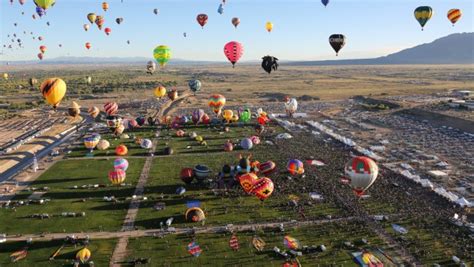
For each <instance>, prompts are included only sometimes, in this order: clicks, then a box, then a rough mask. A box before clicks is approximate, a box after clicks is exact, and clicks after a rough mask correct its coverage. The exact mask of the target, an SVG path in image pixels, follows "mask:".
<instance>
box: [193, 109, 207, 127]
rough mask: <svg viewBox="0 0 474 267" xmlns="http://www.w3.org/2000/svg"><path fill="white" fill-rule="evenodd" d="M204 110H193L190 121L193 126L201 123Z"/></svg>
mask: <svg viewBox="0 0 474 267" xmlns="http://www.w3.org/2000/svg"><path fill="white" fill-rule="evenodd" d="M204 114H205V113H204V110H202V109H195V110H194V111H193V113H192V114H191V115H192V116H191V119H192V121H193V123H194V124H198V123H200V122H202V117H203V116H204Z"/></svg>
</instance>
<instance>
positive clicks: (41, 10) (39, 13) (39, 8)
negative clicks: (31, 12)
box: [36, 6, 46, 18]
mask: <svg viewBox="0 0 474 267" xmlns="http://www.w3.org/2000/svg"><path fill="white" fill-rule="evenodd" d="M36 14H38V16H39V17H40V18H41V17H43V16H44V15H45V14H46V11H45V10H44V9H42V8H41V7H39V6H37V7H36Z"/></svg>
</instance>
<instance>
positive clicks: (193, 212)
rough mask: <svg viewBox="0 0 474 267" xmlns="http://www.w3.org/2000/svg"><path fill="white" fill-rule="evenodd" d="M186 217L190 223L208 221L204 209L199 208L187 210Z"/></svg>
mask: <svg viewBox="0 0 474 267" xmlns="http://www.w3.org/2000/svg"><path fill="white" fill-rule="evenodd" d="M184 217H185V218H186V221H188V222H200V221H203V220H205V219H206V215H205V214H204V211H202V209H201V208H199V207H193V208H189V209H188V210H186V213H185V214H184Z"/></svg>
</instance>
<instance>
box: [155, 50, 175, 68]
mask: <svg viewBox="0 0 474 267" xmlns="http://www.w3.org/2000/svg"><path fill="white" fill-rule="evenodd" d="M153 57H154V58H155V60H156V62H158V63H159V64H160V66H162V67H164V66H165V65H166V63H168V61H169V60H170V58H171V49H170V48H169V47H167V46H166V45H160V46H157V47H156V48H155V50H154V51H153Z"/></svg>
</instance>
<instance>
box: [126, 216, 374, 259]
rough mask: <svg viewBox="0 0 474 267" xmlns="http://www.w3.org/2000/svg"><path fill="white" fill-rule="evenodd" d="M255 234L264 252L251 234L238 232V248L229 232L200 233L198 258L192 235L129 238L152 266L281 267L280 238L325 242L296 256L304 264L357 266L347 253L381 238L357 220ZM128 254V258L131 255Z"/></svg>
mask: <svg viewBox="0 0 474 267" xmlns="http://www.w3.org/2000/svg"><path fill="white" fill-rule="evenodd" d="M257 235H258V236H259V237H261V238H262V239H263V240H264V241H265V242H266V247H265V249H264V251H262V252H258V251H256V250H255V248H254V247H253V246H252V244H251V240H252V238H253V236H254V233H250V232H247V233H237V237H238V239H239V244H240V250H238V251H233V250H232V249H231V248H230V247H229V239H230V237H231V235H230V234H199V235H197V236H196V239H195V240H196V242H197V243H198V244H199V245H200V247H201V249H202V250H203V252H202V254H201V256H200V257H198V258H194V257H192V256H191V255H190V254H189V253H188V252H187V249H186V246H187V244H188V243H189V242H191V240H192V237H191V236H187V235H180V236H175V235H170V236H166V237H164V238H140V239H131V240H130V242H129V249H130V250H131V251H132V256H133V257H151V262H152V264H153V266H190V265H193V266H281V265H282V264H283V263H284V259H282V258H280V257H279V256H277V255H276V254H275V253H274V252H273V251H272V249H273V247H274V246H278V247H279V248H280V249H282V250H286V248H285V246H284V244H283V237H284V236H285V235H291V236H292V237H294V238H296V239H298V240H299V242H300V244H301V245H307V246H312V245H315V246H319V245H321V244H324V245H325V246H326V248H327V250H326V251H325V252H323V253H314V254H307V255H303V256H302V257H299V260H300V262H301V264H302V265H303V266H317V265H316V264H319V265H320V266H329V265H330V264H337V265H336V266H357V265H356V264H355V263H354V262H353V260H352V256H351V255H350V254H349V253H350V252H354V251H358V250H359V249H361V248H365V247H368V246H370V247H377V246H380V245H382V244H381V241H380V240H379V239H378V238H377V237H375V236H374V235H373V234H371V233H370V232H369V231H367V229H365V228H363V227H362V226H360V225H358V224H357V223H356V222H348V223H342V224H339V223H333V224H323V225H315V226H307V227H301V228H295V229H286V232H284V233H280V232H263V231H257ZM362 238H365V239H367V240H368V241H369V242H370V244H369V245H363V244H362V243H361V242H360V240H361V239H362ZM345 241H350V242H353V243H354V244H356V248H355V249H346V248H345V247H344V246H343V245H342V244H343V242H345ZM132 256H131V257H132Z"/></svg>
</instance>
